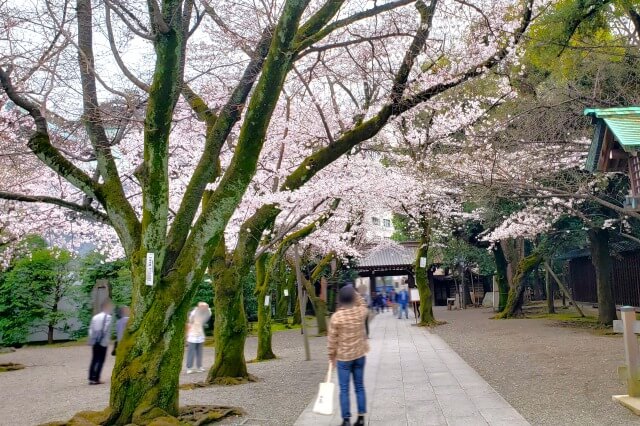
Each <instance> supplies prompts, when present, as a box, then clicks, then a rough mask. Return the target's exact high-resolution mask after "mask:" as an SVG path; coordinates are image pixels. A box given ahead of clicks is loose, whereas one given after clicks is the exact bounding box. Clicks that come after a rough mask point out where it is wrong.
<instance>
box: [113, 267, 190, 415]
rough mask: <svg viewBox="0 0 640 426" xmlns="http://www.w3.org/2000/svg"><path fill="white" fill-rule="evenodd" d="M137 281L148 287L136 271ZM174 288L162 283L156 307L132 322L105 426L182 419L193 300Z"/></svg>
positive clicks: (116, 371)
mask: <svg viewBox="0 0 640 426" xmlns="http://www.w3.org/2000/svg"><path fill="white" fill-rule="evenodd" d="M134 280H136V281H137V282H138V284H139V283H141V282H142V283H143V282H144V273H143V272H141V271H138V270H135V272H134ZM134 282H135V281H134ZM172 284H174V283H171V282H167V281H165V280H159V282H158V284H157V289H156V291H155V294H154V297H153V298H152V300H151V301H150V302H151V303H148V304H147V305H146V306H145V308H146V309H137V310H136V311H134V313H133V315H132V316H131V318H130V320H129V324H130V325H129V326H128V327H127V330H126V332H125V334H124V337H123V338H122V340H121V341H120V343H119V344H118V351H117V357H116V363H115V366H114V369H113V374H112V376H111V399H110V409H109V413H110V414H109V419H108V421H107V422H106V424H110V425H111V424H113V425H123V424H129V423H132V422H133V423H136V424H144V423H145V420H144V419H148V418H154V417H161V416H166V415H170V416H175V415H177V414H178V402H179V401H178V379H179V376H180V369H181V367H182V358H183V353H184V338H185V334H184V333H185V327H184V324H185V322H186V318H187V312H188V309H189V302H190V297H183V298H182V297H179V295H178V294H175V293H174V292H173V291H171V289H172V288H180V287H178V286H172ZM191 293H192V290H190V291H187V292H186V295H187V296H191V295H192V294H191ZM180 300H181V301H180Z"/></svg>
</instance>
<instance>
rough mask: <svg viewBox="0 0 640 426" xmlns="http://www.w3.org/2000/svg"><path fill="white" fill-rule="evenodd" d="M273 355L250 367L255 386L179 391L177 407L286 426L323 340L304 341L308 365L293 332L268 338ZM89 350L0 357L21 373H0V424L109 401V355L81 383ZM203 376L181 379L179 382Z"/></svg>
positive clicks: (309, 391) (319, 371)
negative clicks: (96, 377)
mask: <svg viewBox="0 0 640 426" xmlns="http://www.w3.org/2000/svg"><path fill="white" fill-rule="evenodd" d="M273 343H274V351H275V353H276V355H278V356H279V357H280V358H279V359H277V360H273V361H268V362H262V363H251V364H249V367H248V368H249V372H250V373H251V374H253V375H255V376H257V377H258V378H260V379H261V381H260V382H257V383H250V384H246V385H240V386H214V387H209V388H200V389H195V390H183V391H181V392H180V400H181V404H217V405H233V406H238V407H242V408H243V409H245V411H246V412H247V416H246V417H243V418H233V419H228V420H226V421H225V422H224V423H225V424H240V423H242V424H246V425H255V424H259V425H265V426H266V425H291V424H293V423H294V422H295V420H296V419H297V418H298V416H299V415H300V413H301V412H302V411H303V410H304V409H305V407H306V406H307V404H309V401H311V399H312V398H313V397H314V395H315V393H316V392H317V387H318V383H319V382H320V381H321V380H322V377H323V375H324V373H325V365H326V349H325V348H326V339H325V338H323V337H312V338H310V346H311V354H312V355H311V357H312V361H311V362H306V361H304V350H303V345H302V336H301V335H300V330H291V331H283V332H278V333H275V334H274V338H273ZM256 346H257V341H256V339H255V338H253V337H250V338H249V339H248V340H247V345H246V352H245V354H246V357H247V359H251V358H254V357H255V354H256ZM204 353H205V356H204V364H205V366H207V367H208V366H210V365H211V363H213V349H212V348H205V352H204ZM89 360H90V349H89V348H88V347H87V346H69V347H59V346H58V347H50V348H46V347H31V348H24V349H19V350H18V351H17V352H15V353H10V354H2V355H0V362H19V363H22V364H25V365H26V366H27V368H26V369H24V370H19V371H13V372H7V373H0V395H1V398H0V425H1V426H23V425H25V426H26V425H34V424H39V423H43V422H48V421H53V420H65V419H68V418H69V417H71V416H72V415H73V414H74V413H76V412H78V411H82V410H99V409H102V408H104V407H105V406H106V405H107V404H108V401H109V385H108V382H109V377H110V374H111V370H112V368H113V357H111V356H108V359H107V363H106V365H105V367H104V370H103V373H102V380H104V381H105V382H107V384H105V385H102V386H89V385H87V379H86V376H87V368H88V365H89ZM203 378H204V373H203V374H193V375H189V376H187V375H186V374H184V372H183V374H182V376H181V382H182V383H188V382H194V381H198V380H202V379H203Z"/></svg>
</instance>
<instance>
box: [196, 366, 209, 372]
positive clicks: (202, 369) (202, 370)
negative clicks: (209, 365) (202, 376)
mask: <svg viewBox="0 0 640 426" xmlns="http://www.w3.org/2000/svg"><path fill="white" fill-rule="evenodd" d="M205 371H207V370H205V369H204V368H203V367H200V368H198V373H204V372H205Z"/></svg>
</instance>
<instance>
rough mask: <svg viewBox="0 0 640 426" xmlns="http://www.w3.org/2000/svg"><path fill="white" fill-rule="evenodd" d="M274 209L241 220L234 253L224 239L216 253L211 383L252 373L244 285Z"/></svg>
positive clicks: (246, 376) (214, 264)
mask: <svg viewBox="0 0 640 426" xmlns="http://www.w3.org/2000/svg"><path fill="white" fill-rule="evenodd" d="M273 209H275V208H266V209H261V210H260V212H259V214H258V213H257V214H254V215H253V216H251V218H250V219H248V220H247V221H245V222H244V223H243V224H242V226H241V227H240V232H239V234H238V242H237V244H236V248H235V250H234V251H233V253H232V255H231V256H229V255H227V252H226V246H225V241H224V239H222V240H221V241H220V243H219V244H218V247H217V248H216V251H215V253H214V255H213V260H212V262H211V275H212V276H213V285H214V287H215V292H214V294H215V300H214V306H215V314H216V324H215V327H214V337H215V347H216V357H215V362H214V364H213V366H212V367H211V369H210V370H209V375H208V378H207V380H208V381H209V382H210V383H213V382H221V381H224V379H225V378H248V377H249V375H248V373H247V366H246V362H245V357H244V345H245V340H246V338H247V328H248V327H247V317H246V314H245V310H244V299H243V285H244V283H245V282H246V280H247V279H248V277H249V275H250V274H251V267H252V265H254V257H255V255H256V251H257V249H258V244H259V241H260V238H261V236H262V232H263V230H264V229H266V228H269V227H270V226H271V225H272V224H273V222H272V220H273V214H272V213H273ZM258 305H260V303H259V304H258ZM262 305H264V300H263V302H262ZM258 307H260V306H258Z"/></svg>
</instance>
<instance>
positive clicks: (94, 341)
mask: <svg viewBox="0 0 640 426" xmlns="http://www.w3.org/2000/svg"><path fill="white" fill-rule="evenodd" d="M112 310H113V305H112V304H111V301H109V300H106V301H104V302H103V303H102V311H101V312H100V313H98V314H96V315H94V316H93V318H91V323H90V324H89V344H90V345H91V351H92V352H91V363H90V364H89V384H90V385H99V384H101V383H102V382H101V381H100V374H101V373H102V366H103V365H104V359H105V357H106V355H107V348H108V347H109V340H110V339H111V322H112V316H111V312H112Z"/></svg>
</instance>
